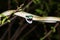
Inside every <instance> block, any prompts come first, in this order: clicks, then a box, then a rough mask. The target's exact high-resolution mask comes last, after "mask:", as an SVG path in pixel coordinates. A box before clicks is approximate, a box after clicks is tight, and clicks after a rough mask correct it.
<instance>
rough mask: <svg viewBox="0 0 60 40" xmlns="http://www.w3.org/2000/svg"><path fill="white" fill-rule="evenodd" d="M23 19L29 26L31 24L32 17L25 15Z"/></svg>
mask: <svg viewBox="0 0 60 40" xmlns="http://www.w3.org/2000/svg"><path fill="white" fill-rule="evenodd" d="M25 19H26V21H27V22H28V23H29V24H31V23H32V19H33V16H31V15H27V16H26V18H25Z"/></svg>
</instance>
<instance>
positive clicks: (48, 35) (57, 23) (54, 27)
mask: <svg viewBox="0 0 60 40" xmlns="http://www.w3.org/2000/svg"><path fill="white" fill-rule="evenodd" d="M58 25H59V23H57V24H56V25H55V26H54V28H56V27H58ZM51 33H52V30H50V31H49V32H48V33H47V34H46V35H45V36H44V37H42V39H45V38H46V37H48V36H49V35H50V34H51Z"/></svg>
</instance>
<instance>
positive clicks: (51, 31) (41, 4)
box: [0, 0, 60, 40]
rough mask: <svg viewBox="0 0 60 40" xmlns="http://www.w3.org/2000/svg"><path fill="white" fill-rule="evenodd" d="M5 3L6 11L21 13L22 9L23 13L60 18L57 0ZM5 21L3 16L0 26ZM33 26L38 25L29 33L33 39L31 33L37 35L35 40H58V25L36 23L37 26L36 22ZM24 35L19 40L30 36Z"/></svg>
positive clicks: (59, 28) (59, 27)
mask: <svg viewBox="0 0 60 40" xmlns="http://www.w3.org/2000/svg"><path fill="white" fill-rule="evenodd" d="M7 3H8V9H15V10H17V9H18V11H21V10H20V9H22V10H23V11H25V12H29V13H32V14H35V15H38V16H42V17H43V16H44V17H45V16H55V17H60V1H59V0H8V2H7ZM0 16H2V15H0ZM2 17H3V16H2ZM6 19H8V17H7V16H4V18H3V19H2V20H0V24H4V23H5V20H6ZM8 21H9V20H8ZM1 22H2V23H1ZM9 22H10V21H9ZM34 24H36V25H38V26H37V29H35V30H34V31H33V32H32V33H30V35H32V36H33V38H34V35H33V33H34V32H35V34H36V35H37V39H36V40H60V38H59V37H60V32H59V30H60V26H59V25H58V24H59V23H57V24H56V23H54V24H49V23H40V22H38V24H37V22H33V24H32V25H34ZM55 24H56V25H55ZM36 25H35V26H36ZM54 25H55V26H54ZM28 30H29V29H28ZM38 30H39V31H38ZM22 35H23V34H22ZM26 35H27V34H26ZM26 35H23V36H22V37H21V38H20V40H29V39H30V37H31V36H30V35H29V36H30V37H29V36H26ZM33 38H31V39H33ZM33 40H35V39H33Z"/></svg>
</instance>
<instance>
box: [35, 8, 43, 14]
mask: <svg viewBox="0 0 60 40" xmlns="http://www.w3.org/2000/svg"><path fill="white" fill-rule="evenodd" d="M35 11H36V12H37V13H39V14H43V11H42V10H40V9H36V10H35Z"/></svg>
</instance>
